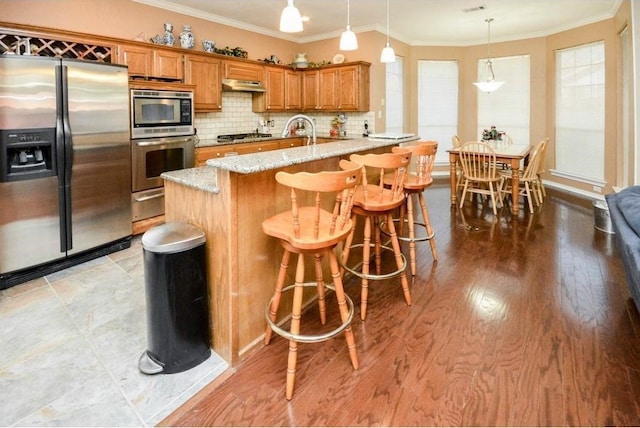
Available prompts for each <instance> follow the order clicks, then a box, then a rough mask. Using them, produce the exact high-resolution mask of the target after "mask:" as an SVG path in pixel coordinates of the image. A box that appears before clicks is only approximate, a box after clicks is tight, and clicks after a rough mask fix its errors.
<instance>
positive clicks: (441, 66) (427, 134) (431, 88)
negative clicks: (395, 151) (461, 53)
mask: <svg viewBox="0 0 640 428" xmlns="http://www.w3.org/2000/svg"><path fill="white" fill-rule="evenodd" d="M457 134H458V62H457V61H427V60H421V61H418V135H419V136H420V137H421V138H422V139H423V140H435V141H437V142H438V152H437V154H436V163H447V164H448V163H449V154H448V153H447V152H446V150H447V149H450V148H451V137H452V136H454V135H457Z"/></svg>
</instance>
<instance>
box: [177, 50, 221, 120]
mask: <svg viewBox="0 0 640 428" xmlns="http://www.w3.org/2000/svg"><path fill="white" fill-rule="evenodd" d="M221 64H222V61H220V59H218V58H209V57H206V56H203V55H187V56H186V58H185V76H184V80H185V83H188V84H190V85H195V89H194V91H193V94H194V95H193V97H194V104H195V110H196V111H202V112H205V111H219V110H222V94H221V91H222V87H221V85H222V84H221V77H220V67H221Z"/></svg>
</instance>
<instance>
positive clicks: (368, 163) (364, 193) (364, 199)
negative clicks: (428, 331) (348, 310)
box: [341, 149, 412, 320]
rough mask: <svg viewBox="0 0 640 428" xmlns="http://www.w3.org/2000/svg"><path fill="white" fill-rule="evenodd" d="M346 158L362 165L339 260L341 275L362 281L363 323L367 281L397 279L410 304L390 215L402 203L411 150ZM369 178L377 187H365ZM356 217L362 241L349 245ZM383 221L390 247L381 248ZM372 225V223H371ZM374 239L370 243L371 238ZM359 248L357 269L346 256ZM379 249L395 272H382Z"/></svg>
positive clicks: (361, 305) (405, 277)
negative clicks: (361, 221) (392, 260)
mask: <svg viewBox="0 0 640 428" xmlns="http://www.w3.org/2000/svg"><path fill="white" fill-rule="evenodd" d="M350 159H351V160H352V161H353V162H357V163H359V164H361V165H363V173H362V186H361V187H359V188H358V190H357V191H356V195H355V197H354V201H353V213H352V219H353V229H352V230H351V233H350V234H349V236H348V237H347V240H346V242H345V245H344V249H343V251H342V257H341V266H342V268H343V269H342V272H343V274H344V271H345V270H346V271H348V272H350V273H352V274H353V275H356V276H358V277H360V278H362V286H361V292H360V318H362V320H364V319H365V318H366V316H367V299H368V294H369V281H370V280H380V279H388V278H393V277H395V276H399V277H400V283H401V285H402V291H403V293H404V298H405V301H406V302H407V305H411V303H412V302H411V292H410V291H409V283H408V281H407V275H406V274H405V269H406V267H407V260H406V258H405V257H404V255H403V254H402V252H401V250H400V242H399V240H398V236H397V234H396V230H395V226H394V224H393V217H392V214H393V212H394V211H395V210H396V208H398V207H399V206H401V205H402V204H403V203H404V182H405V179H406V176H407V169H408V167H409V163H410V162H411V151H410V150H408V149H402V150H398V151H396V152H395V153H383V154H371V153H370V154H366V155H360V154H353V155H351V157H350ZM367 174H369V177H372V178H373V177H374V174H375V181H376V183H377V184H369V182H368V180H367ZM385 174H389V175H390V176H391V177H392V180H391V182H390V185H389V187H386V186H385V185H384V177H385ZM358 216H361V217H364V220H365V222H364V238H363V243H362V244H353V237H354V234H355V229H356V219H357V217H358ZM381 217H382V218H384V219H385V220H386V222H387V224H388V225H389V226H388V228H389V236H390V238H391V239H390V240H391V245H392V247H393V248H389V247H386V246H384V245H382V240H381V232H380V221H379V219H380V218H381ZM372 223H373V224H372ZM372 234H373V236H374V241H373V244H372V243H371V236H372ZM356 247H362V264H361V269H357V267H358V266H354V267H349V266H348V265H347V264H348V261H349V253H350V251H351V249H352V248H356ZM372 247H373V248H374V258H375V266H376V272H375V273H372V272H371V270H370V268H369V264H370V258H371V248H372ZM382 250H388V251H393V254H394V257H395V262H396V267H397V269H396V270H395V271H393V272H390V273H384V274H383V273H382V272H381V266H382V259H381V252H382Z"/></svg>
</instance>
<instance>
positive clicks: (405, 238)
mask: <svg viewBox="0 0 640 428" xmlns="http://www.w3.org/2000/svg"><path fill="white" fill-rule="evenodd" d="M393 222H394V223H398V224H399V223H400V219H398V218H394V219H393ZM386 223H387V222H381V223H380V232H382V234H383V235H385V236H391V235H390V234H389V231H388V230H387V229H386V228H385V225H386ZM404 223H405V224H406V225H408V224H409V220H407V219H405V220H404ZM413 225H414V227H415V226H420V227H422V228H424V230H425V231H426V230H427V225H426V224H424V223H420V222H418V221H414V222H413ZM407 228H408V226H407ZM397 230H398V227H397V226H396V231H397ZM407 230H408V229H407ZM397 236H398V241H402V242H423V241H429V240H431V239H433V238H434V237H435V236H436V232H435V231H433V232H431V235H425V236H418V237H415V238H413V239H411V238H409V237H408V236H400V235H397Z"/></svg>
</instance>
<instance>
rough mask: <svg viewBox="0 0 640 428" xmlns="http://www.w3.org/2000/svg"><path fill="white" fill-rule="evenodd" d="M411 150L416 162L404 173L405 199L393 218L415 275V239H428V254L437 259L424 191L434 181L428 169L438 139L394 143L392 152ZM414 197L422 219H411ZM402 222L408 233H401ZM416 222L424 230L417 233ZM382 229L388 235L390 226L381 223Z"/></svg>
mask: <svg viewBox="0 0 640 428" xmlns="http://www.w3.org/2000/svg"><path fill="white" fill-rule="evenodd" d="M405 148H406V149H409V150H411V153H412V155H411V159H412V161H411V163H412V164H413V165H414V166H415V167H414V168H412V170H411V171H410V172H409V173H408V174H407V178H406V180H405V182H404V193H405V201H404V204H402V205H401V206H400V216H399V218H394V220H393V221H394V222H395V223H397V224H398V226H397V227H396V230H397V231H398V239H399V240H400V241H403V242H408V243H409V261H410V265H411V275H413V276H415V275H416V242H424V241H429V245H430V247H431V255H432V256H433V259H434V260H438V250H437V248H436V241H435V232H434V231H433V228H432V227H431V222H430V221H429V213H428V211H427V204H426V202H425V199H424V191H425V190H426V189H427V188H428V187H429V186H431V184H433V178H432V177H431V172H432V171H433V165H434V163H435V158H436V153H437V151H438V143H437V142H436V141H421V142H419V143H418V144H416V145H413V146H406V147H402V148H400V147H394V148H392V149H391V151H392V152H394V151H398V150H402V149H405ZM384 181H385V185H386V186H390V185H391V184H392V181H393V176H392V175H390V174H387V175H386V176H385V178H384ZM414 199H417V203H418V204H419V206H420V211H421V212H422V222H417V221H415V220H414V214H413V205H414V201H413V200H414ZM405 223H406V224H407V225H408V229H409V230H408V233H409V234H408V236H406V235H405V234H404V226H405ZM416 226H419V227H421V228H423V229H424V232H425V233H423V234H421V235H419V236H416V231H415V227H416ZM380 228H381V230H382V233H384V234H386V235H389V230H388V228H387V227H386V223H382V224H381V225H380Z"/></svg>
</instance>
